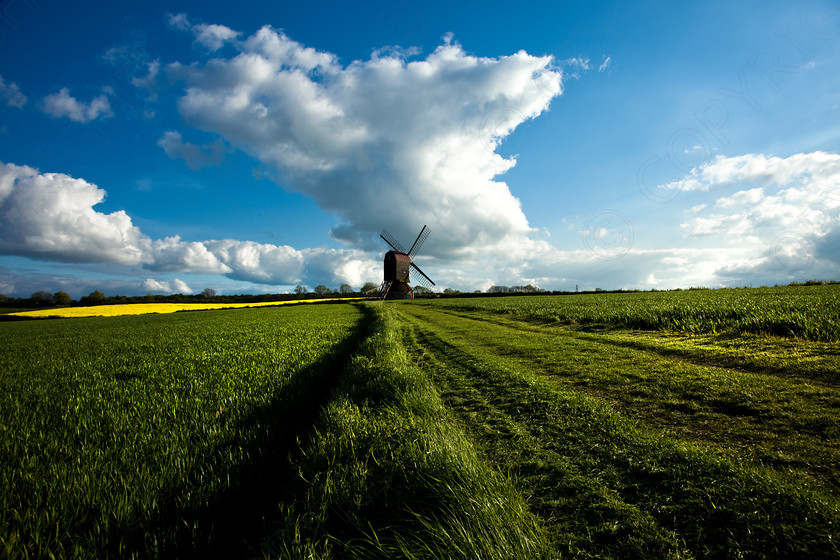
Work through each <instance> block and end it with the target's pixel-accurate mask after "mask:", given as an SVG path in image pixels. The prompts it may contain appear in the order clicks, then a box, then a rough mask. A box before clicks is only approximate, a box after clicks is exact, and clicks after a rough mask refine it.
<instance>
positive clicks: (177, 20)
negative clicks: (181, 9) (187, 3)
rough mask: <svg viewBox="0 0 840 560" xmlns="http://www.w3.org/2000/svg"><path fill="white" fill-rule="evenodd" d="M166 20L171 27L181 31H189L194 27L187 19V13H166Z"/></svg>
mask: <svg viewBox="0 0 840 560" xmlns="http://www.w3.org/2000/svg"><path fill="white" fill-rule="evenodd" d="M166 21H167V23H168V24H169V25H170V26H171V27H174V28H175V29H180V30H181V31H189V29H190V27H192V26H191V25H190V22H189V20H188V19H187V14H166Z"/></svg>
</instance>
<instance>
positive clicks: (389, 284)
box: [379, 226, 435, 299]
mask: <svg viewBox="0 0 840 560" xmlns="http://www.w3.org/2000/svg"><path fill="white" fill-rule="evenodd" d="M429 233H431V231H430V230H429V228H428V227H426V226H423V229H421V230H420V235H418V236H417V239H415V240H414V244H413V245H412V246H411V249H409V250H408V251H406V250H405V248H404V247H403V246H402V245H401V244H400V243H399V242H398V241H397V240H396V239H394V236H393V235H391V234H390V233H389V232H388V230H387V229H383V230H382V233H381V234H380V235H379V237H381V238H382V239H384V240H385V243H387V244H388V245H390V246H391V248H392V249H393V251H388V252H387V253H385V278H384V280H383V281H382V285H381V286H380V287H379V297H380V298H382V299H414V290H412V289H411V286H409V285H408V282H409V279H408V274H409V271H410V270H414V271H415V272H417V273H418V274H419V275H420V277H419V278H417V281H418V282H420V283H421V284H423V285H424V286H426V287H427V288H431V287H432V286H434V285H435V283H434V282H432V279H431V278H429V277H428V276H426V273H424V272H423V271H422V270H420V267H418V266H417V265H416V264H414V263H413V262H412V261H411V259H412V258H413V257H414V255H416V254H417V251H419V250H420V247H421V246H422V245H423V243H424V242H425V241H426V238H427V237H429Z"/></svg>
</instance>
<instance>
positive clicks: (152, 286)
mask: <svg viewBox="0 0 840 560" xmlns="http://www.w3.org/2000/svg"><path fill="white" fill-rule="evenodd" d="M140 288H141V289H142V290H143V291H145V292H149V293H162V294H176V293H177V294H189V293H192V290H191V289H190V287H189V286H188V285H187V284H186V282H184V281H183V280H179V279H178V278H176V279H175V280H173V281H172V282H169V281H166V280H157V279H155V278H146V279H145V280H144V281H143V283H142V284H141V285H140Z"/></svg>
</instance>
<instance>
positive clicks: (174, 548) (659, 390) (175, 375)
mask: <svg viewBox="0 0 840 560" xmlns="http://www.w3.org/2000/svg"><path fill="white" fill-rule="evenodd" d="M836 297H837V289H836V287H834V286H813V287H812V286H805V287H787V288H781V289H758V290H715V291H712V290H697V291H694V290H693V291H688V292H659V293H622V294H585V295H569V296H533V297H530V296H529V297H508V298H486V299H468V298H463V299H448V300H435V299H429V300H416V301H413V302H375V303H374V302H365V303H356V304H353V305H347V304H337V305H318V306H294V307H286V308H258V309H242V310H222V311H212V312H205V313H177V314H170V315H138V316H130V317H114V318H91V319H62V320H45V321H26V322H4V323H0V334H2V337H0V350H1V351H0V483H2V487H0V488H2V493H0V556H7V557H12V558H17V557H33V558H34V557H50V556H52V557H56V558H67V557H81V558H93V557H97V558H99V557H102V558H108V557H120V558H141V557H142V558H145V557H149V558H161V557H203V556H216V557H254V556H257V557H259V556H263V557H267V558H278V557H279V558H313V559H315V558H318V559H323V560H326V559H332V558H383V557H399V558H489V559H492V558H556V557H576V558H578V557H579V558H605V557H609V558H650V557H656V558H741V557H809V558H810V557H813V558H836V557H838V555H840V549H839V548H838V545H837V539H838V536H837V534H836V532H837V527H838V525H840V478H838V475H837V473H838V472H840V447H838V446H837V439H838V437H840V417H838V415H837V411H838V408H840V361H838V360H837V343H836V342H835V341H834V340H835V339H834V338H832V337H833V336H834V335H832V334H831V333H832V332H833V331H832V329H833V328H835V327H834V326H833V325H834V323H833V321H835V319H834V316H833V315H832V313H834V312H833V311H832V309H835V308H834V307H833V306H836Z"/></svg>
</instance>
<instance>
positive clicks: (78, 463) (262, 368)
mask: <svg viewBox="0 0 840 560" xmlns="http://www.w3.org/2000/svg"><path fill="white" fill-rule="evenodd" d="M363 322H364V315H363V313H362V312H361V311H359V310H358V309H357V308H355V307H351V306H349V305H323V306H318V307H317V308H316V307H310V306H303V307H291V308H286V309H275V308H265V309H253V310H237V311H214V312H206V313H179V314H174V315H165V316H156V315H145V316H136V317H116V318H95V319H67V320H51V321H27V322H14V323H2V324H1V325H0V330H2V336H0V348H2V350H0V480H2V489H3V492H2V494H0V556H4V557H12V558H14V557H29V558H44V557H48V556H56V557H65V558H79V557H88V558H97V557H99V558H101V557H105V556H110V557H128V556H131V555H137V556H139V557H147V556H159V555H167V556H173V555H177V553H178V551H182V550H189V551H203V550H204V551H206V550H211V549H213V550H216V551H221V550H226V549H231V550H234V551H235V550H237V547H239V546H240V545H241V543H239V542H237V539H238V538H239V537H238V534H239V533H240V532H241V531H242V530H243V523H245V521H244V520H246V519H247V520H248V522H252V521H254V520H255V518H256V519H258V518H259V514H260V513H261V512H260V511H259V508H260V507H269V508H270V507H271V506H273V505H274V504H268V505H267V506H266V505H265V504H261V502H260V498H259V497H260V495H261V493H262V492H263V491H264V490H265V489H270V488H273V487H274V486H273V483H272V478H273V477H274V476H275V475H276V473H274V472H271V471H272V470H273V469H277V468H278V465H279V464H280V463H281V462H282V461H283V460H285V452H286V451H288V448H290V447H291V446H292V445H293V444H294V438H295V437H296V436H297V434H298V432H299V431H300V430H301V429H302V428H301V423H303V422H307V421H308V422H309V423H311V422H312V421H313V420H314V418H315V417H316V416H317V409H318V407H319V405H320V402H321V401H322V400H325V399H326V398H327V396H328V393H324V391H323V390H321V387H323V386H324V384H325V383H326V381H327V379H328V378H330V376H334V375H335V371H336V368H337V367H338V368H340V367H341V365H340V364H341V363H343V362H341V360H343V358H344V356H345V355H346V354H347V353H348V352H350V351H351V350H352V347H353V345H354V341H355V340H358V339H359V338H360V337H361V335H362V332H363ZM313 410H314V412H313ZM255 485H257V486H256V487H255ZM255 509H256V510H255ZM252 516H255V517H252ZM211 536H212V538H211ZM234 556H236V555H234Z"/></svg>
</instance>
